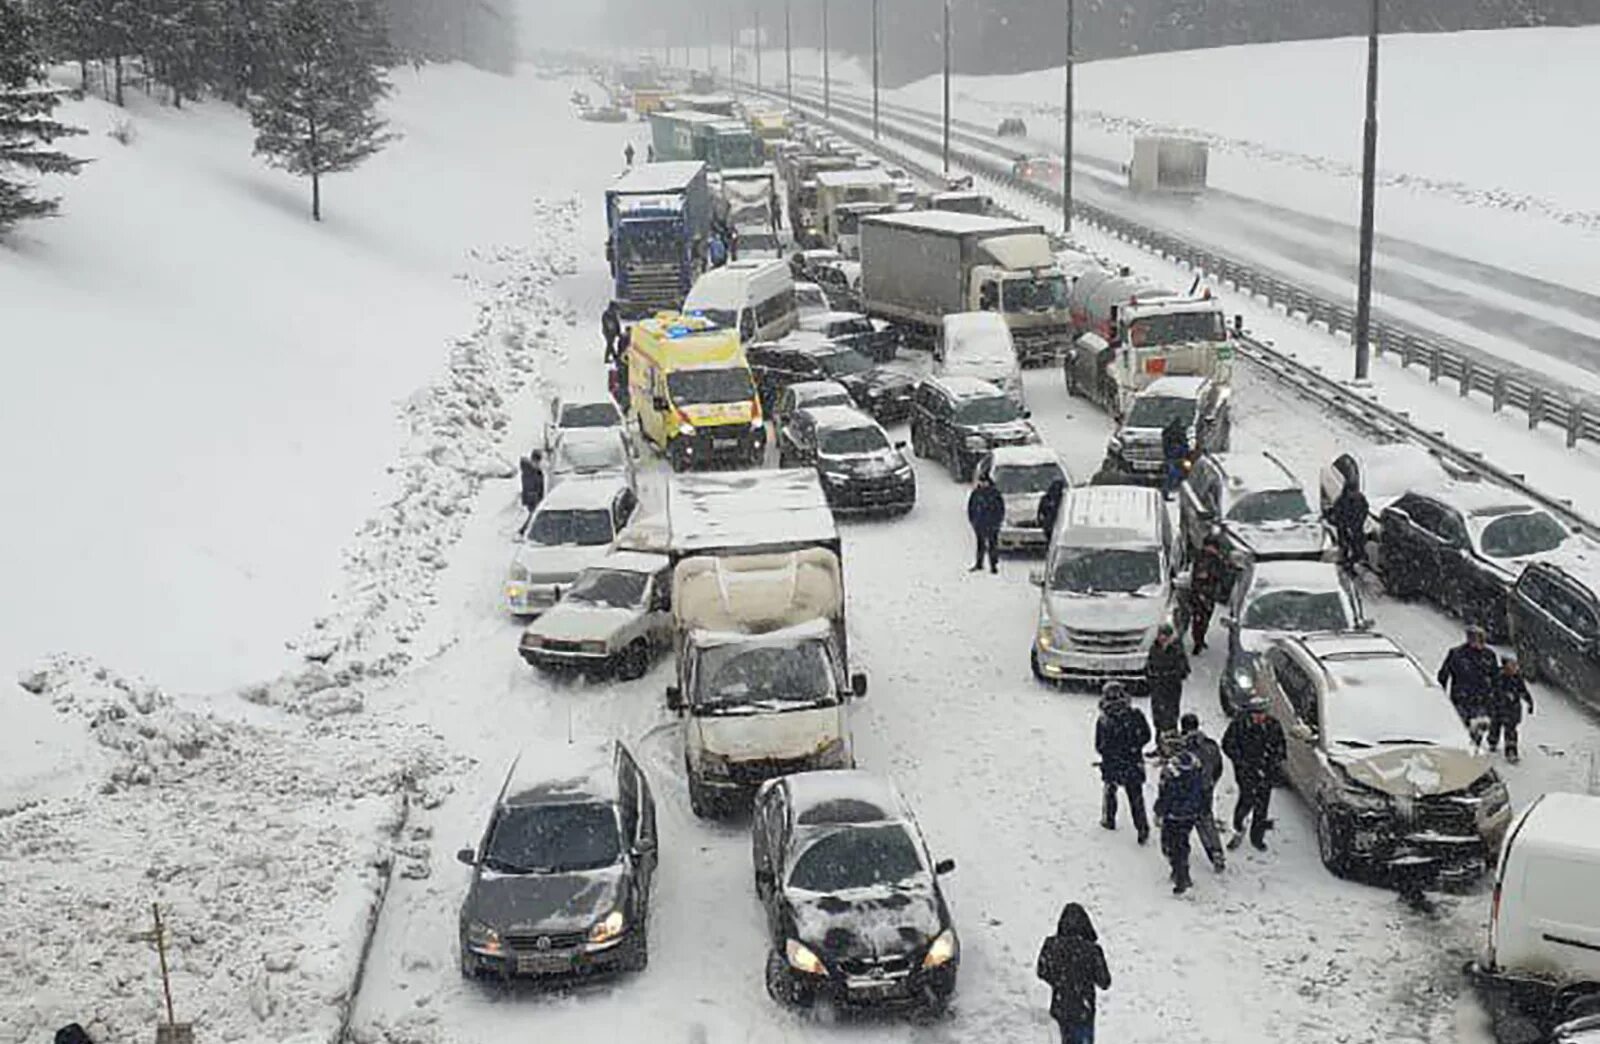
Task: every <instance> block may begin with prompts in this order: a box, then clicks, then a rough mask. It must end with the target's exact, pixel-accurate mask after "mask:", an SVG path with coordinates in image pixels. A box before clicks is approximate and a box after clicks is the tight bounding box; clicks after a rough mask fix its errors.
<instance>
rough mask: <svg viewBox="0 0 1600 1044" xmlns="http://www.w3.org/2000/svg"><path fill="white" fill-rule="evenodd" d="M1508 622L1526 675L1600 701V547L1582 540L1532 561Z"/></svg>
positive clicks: (1508, 611)
mask: <svg viewBox="0 0 1600 1044" xmlns="http://www.w3.org/2000/svg"><path fill="white" fill-rule="evenodd" d="M1506 622H1507V625H1508V627H1507V629H1508V631H1509V632H1510V638H1511V643H1512V644H1513V645H1514V646H1516V649H1517V659H1518V660H1520V661H1521V663H1522V673H1523V676H1524V677H1526V678H1529V679H1530V680H1531V679H1539V680H1541V681H1547V682H1550V683H1551V684H1553V685H1557V686H1559V687H1561V688H1562V689H1565V690H1566V691H1567V692H1569V693H1571V694H1572V695H1574V696H1576V697H1578V698H1579V699H1581V700H1584V701H1586V702H1588V703H1589V704H1590V705H1591V706H1600V549H1597V548H1595V547H1594V546H1593V545H1592V544H1590V543H1588V542H1587V541H1584V542H1582V543H1580V544H1579V545H1578V546H1577V547H1575V548H1571V549H1568V550H1565V551H1562V552H1558V553H1555V554H1551V555H1547V556H1545V557H1544V558H1541V559H1540V560H1539V561H1537V562H1532V563H1530V564H1529V565H1528V566H1527V567H1526V568H1525V569H1523V570H1522V576H1521V578H1520V579H1518V581H1517V586H1516V587H1515V588H1514V589H1513V590H1512V592H1511V596H1510V598H1509V599H1508V602H1507V608H1506Z"/></svg>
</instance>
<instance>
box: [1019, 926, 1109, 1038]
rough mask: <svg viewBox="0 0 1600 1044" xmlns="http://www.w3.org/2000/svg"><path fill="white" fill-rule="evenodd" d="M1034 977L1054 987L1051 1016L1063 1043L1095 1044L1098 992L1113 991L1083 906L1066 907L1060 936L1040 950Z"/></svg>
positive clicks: (1048, 939) (1049, 938)
mask: <svg viewBox="0 0 1600 1044" xmlns="http://www.w3.org/2000/svg"><path fill="white" fill-rule="evenodd" d="M1034 974H1035V975H1037V976H1038V977H1039V978H1040V980H1041V981H1043V982H1044V983H1045V984H1046V985H1048V986H1049V987H1050V1017H1051V1018H1052V1019H1054V1020H1055V1021H1056V1025H1057V1026H1058V1027H1060V1029H1061V1044H1094V1011H1095V991H1096V990H1109V989H1110V988H1111V969H1109V968H1107V967H1106V955H1105V951H1104V950H1102V949H1101V948H1100V941H1099V937H1098V936H1096V935H1095V930H1094V925H1093V924H1092V923H1091V922H1090V920H1089V913H1088V911H1087V910H1085V909H1084V908H1083V907H1082V906H1080V905H1078V904H1077V903H1068V904H1067V905H1066V906H1064V907H1062V909H1061V916H1060V918H1058V919H1057V921H1056V934H1054V935H1047V936H1045V940H1044V945H1043V946H1041V947H1039V959H1038V961H1037V962H1035V964H1034Z"/></svg>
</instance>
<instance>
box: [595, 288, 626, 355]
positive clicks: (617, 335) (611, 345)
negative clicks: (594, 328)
mask: <svg viewBox="0 0 1600 1044" xmlns="http://www.w3.org/2000/svg"><path fill="white" fill-rule="evenodd" d="M600 335H601V336H602V337H604V338H605V339H606V362H608V363H609V362H611V361H612V360H614V359H616V357H617V350H618V349H619V348H620V346H621V342H622V310H621V309H619V308H618V307H617V302H615V301H610V302H608V303H607V304H606V310H605V311H603V312H601V313H600Z"/></svg>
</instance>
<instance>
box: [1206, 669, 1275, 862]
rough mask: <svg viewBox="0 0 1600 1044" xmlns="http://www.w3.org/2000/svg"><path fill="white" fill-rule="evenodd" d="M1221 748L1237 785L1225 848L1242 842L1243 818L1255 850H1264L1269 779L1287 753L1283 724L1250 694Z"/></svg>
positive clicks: (1268, 822) (1225, 734)
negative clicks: (1231, 835) (1231, 831)
mask: <svg viewBox="0 0 1600 1044" xmlns="http://www.w3.org/2000/svg"><path fill="white" fill-rule="evenodd" d="M1222 752H1223V753H1224V754H1226V755H1227V756H1228V760H1229V761H1231V762H1233V781H1234V783H1235V784H1237V785H1238V787H1239V800H1238V803H1237V804H1235V805H1234V806H1233V837H1232V838H1231V839H1230V840H1229V841H1228V847H1229V848H1238V847H1239V846H1240V845H1241V844H1243V843H1244V828H1245V822H1246V820H1248V821H1249V823H1250V843H1251V844H1252V845H1254V846H1255V847H1256V849H1257V850H1258V851H1262V852H1265V851H1266V850H1267V831H1268V830H1270V829H1271V828H1272V820H1271V819H1269V818H1268V816H1269V814H1270V812H1271V804H1272V781H1273V780H1274V779H1276V778H1277V775H1278V770H1279V766H1281V765H1282V764H1283V759H1284V758H1285V757H1287V756H1288V747H1287V745H1286V744H1285V743H1284V740H1283V726H1281V725H1279V724H1278V721H1277V719H1276V718H1273V717H1272V716H1271V715H1270V714H1268V713H1267V701H1266V699H1265V698H1263V697H1261V696H1254V697H1251V699H1250V702H1249V703H1247V704H1245V707H1244V710H1242V711H1240V712H1239V714H1238V715H1237V716H1235V717H1234V719H1233V721H1231V722H1229V723H1228V730H1227V731H1226V732H1224V733H1223V734H1222Z"/></svg>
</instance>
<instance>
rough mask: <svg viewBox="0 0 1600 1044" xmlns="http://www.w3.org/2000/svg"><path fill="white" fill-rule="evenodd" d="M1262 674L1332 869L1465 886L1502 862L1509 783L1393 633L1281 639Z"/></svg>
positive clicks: (1259, 679)
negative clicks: (1474, 745) (1499, 857)
mask: <svg viewBox="0 0 1600 1044" xmlns="http://www.w3.org/2000/svg"><path fill="white" fill-rule="evenodd" d="M1254 681H1255V692H1254V694H1255V695H1257V696H1260V697H1263V698H1265V699H1266V700H1267V701H1268V703H1269V707H1270V711H1269V713H1271V714H1272V716H1273V717H1275V718H1276V719H1277V720H1278V723H1279V724H1280V725H1282V726H1283V731H1284V736H1285V739H1286V740H1287V744H1288V757H1287V760H1286V762H1285V766H1284V772H1285V775H1286V776H1287V777H1288V780H1289V783H1290V785H1291V786H1293V787H1294V789H1295V790H1296V791H1297V792H1299V794H1300V796H1301V797H1302V798H1304V799H1305V801H1306V803H1307V804H1308V805H1309V806H1310V807H1311V811H1312V815H1313V816H1314V817H1315V819H1316V830H1317V850H1318V853H1319V854H1320V855H1321V857H1322V863H1323V865H1324V866H1326V867H1327V868H1328V869H1329V870H1330V871H1332V872H1333V873H1334V874H1336V875H1338V876H1341V877H1344V876H1351V875H1355V874H1376V875H1383V874H1388V875H1396V874H1404V875H1406V876H1408V877H1410V878H1412V879H1413V880H1415V879H1417V878H1422V879H1425V880H1430V881H1433V882H1435V883H1441V882H1443V883H1457V882H1464V881H1469V880H1472V879H1475V878H1477V877H1478V876H1479V875H1481V874H1482V873H1483V871H1484V870H1485V869H1486V868H1487V867H1488V866H1490V865H1491V864H1492V862H1493V860H1494V859H1495V858H1496V856H1497V855H1498V853H1499V851H1500V844H1501V841H1502V840H1503V839H1504V837H1505V833H1506V828H1507V827H1508V826H1509V825H1510V822H1511V800H1510V797H1509V795H1508V794H1507V792H1506V785H1505V783H1504V782H1503V781H1502V780H1501V779H1500V777H1499V775H1498V774H1496V772H1495V770H1494V769H1493V767H1492V766H1491V765H1490V763H1489V758H1488V756H1487V755H1484V754H1481V753H1478V752H1476V751H1474V750H1473V749H1472V744H1471V741H1470V739H1469V738H1468V736H1467V730H1466V726H1464V725H1463V724H1462V723H1461V719H1460V718H1459V717H1458V716H1457V714H1456V711H1455V709H1454V708H1453V707H1452V706H1451V705H1450V701H1449V699H1448V698H1447V697H1446V696H1445V693H1444V690H1443V689H1441V688H1439V686H1438V685H1436V684H1434V681H1433V679H1432V678H1431V677H1429V675H1428V672H1427V671H1425V670H1423V669H1422V666H1421V665H1420V664H1418V663H1417V661H1416V660H1414V659H1412V658H1411V656H1410V655H1409V654H1407V653H1406V652H1405V650H1403V649H1401V648H1400V646H1398V645H1396V644H1395V642H1394V641H1393V640H1392V639H1389V638H1387V637H1384V636H1383V635H1379V634H1367V633H1353V634H1352V633H1324V634H1314V635H1304V636H1300V637H1290V638H1281V639H1279V640H1278V641H1277V642H1275V643H1274V644H1273V646H1272V647H1271V648H1270V649H1268V650H1267V652H1266V653H1265V654H1264V655H1263V656H1262V657H1261V659H1260V660H1259V661H1258V662H1257V666H1256V672H1255V679H1254Z"/></svg>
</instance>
